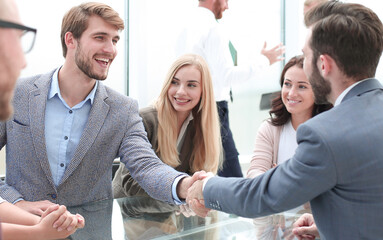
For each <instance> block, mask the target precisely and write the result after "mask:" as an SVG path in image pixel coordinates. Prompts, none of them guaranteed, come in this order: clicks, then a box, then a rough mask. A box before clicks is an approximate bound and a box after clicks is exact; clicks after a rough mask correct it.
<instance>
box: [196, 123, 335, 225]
mask: <svg viewBox="0 0 383 240" xmlns="http://www.w3.org/2000/svg"><path fill="white" fill-rule="evenodd" d="M297 139H298V143H299V145H298V148H297V150H296V152H295V155H294V156H293V157H292V158H291V159H289V160H287V161H286V162H283V163H282V164H279V165H278V166H277V167H275V168H273V169H271V170H270V171H267V172H266V173H264V174H262V175H259V176H258V177H256V178H252V179H246V178H222V177H212V178H210V179H209V180H208V181H207V183H206V185H205V187H204V189H203V196H204V201H205V206H206V207H208V208H212V209H216V210H220V211H223V212H227V213H233V214H236V215H238V216H243V217H248V218H255V217H261V216H265V215H270V214H273V213H278V212H283V211H286V210H288V209H291V208H294V207H297V206H299V205H302V204H304V203H306V202H307V201H310V200H312V199H315V198H316V197H318V196H319V195H321V194H323V193H325V192H327V191H329V190H330V189H332V188H333V187H334V186H336V183H337V167H336V164H335V159H334V156H333V154H332V153H333V151H334V149H332V147H333V146H332V145H331V144H329V143H328V141H326V140H325V139H324V138H323V137H322V136H321V133H319V132H318V131H315V130H313V128H311V127H308V126H307V125H305V124H303V125H301V126H300V127H299V128H298V132H297ZM324 176H325V177H324ZM228 196H230V197H228Z"/></svg>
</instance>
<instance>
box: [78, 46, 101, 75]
mask: <svg viewBox="0 0 383 240" xmlns="http://www.w3.org/2000/svg"><path fill="white" fill-rule="evenodd" d="M75 62H76V65H77V67H78V68H79V69H80V70H81V71H82V72H83V73H84V74H85V75H87V76H88V77H89V78H92V79H96V80H105V79H106V77H107V76H108V73H106V74H103V75H98V74H97V73H94V72H92V66H91V64H90V61H87V59H86V57H85V55H84V53H83V52H82V49H81V45H80V44H79V45H78V48H77V50H76V54H75Z"/></svg>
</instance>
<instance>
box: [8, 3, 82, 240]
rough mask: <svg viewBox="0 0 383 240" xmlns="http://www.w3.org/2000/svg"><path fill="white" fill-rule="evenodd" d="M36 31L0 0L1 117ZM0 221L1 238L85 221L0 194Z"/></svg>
mask: <svg viewBox="0 0 383 240" xmlns="http://www.w3.org/2000/svg"><path fill="white" fill-rule="evenodd" d="M35 34H36V29H33V28H29V27H26V26H24V25H22V24H21V21H20V17H19V13H18V10H17V6H16V4H15V2H14V1H13V0H0V121H4V120H7V119H9V118H10V117H11V115H12V112H13V108H12V104H11V100H12V96H13V91H14V87H15V83H16V80H17V78H18V77H19V75H20V72H21V70H22V69H23V68H24V67H25V66H26V61H25V57H24V53H26V52H29V51H30V50H31V49H32V47H33V43H34V37H35ZM29 36H30V37H31V38H29V39H28V37H29ZM23 51H24V52H23ZM0 221H1V223H0V227H1V232H0V239H4V240H6V239H32V240H33V239H53V238H64V237H67V236H69V235H70V234H72V233H74V232H75V231H76V228H82V227H84V224H85V221H84V219H83V217H82V216H81V215H72V214H70V213H69V212H68V211H66V207H65V206H59V205H53V206H51V207H50V208H48V209H47V210H46V211H45V212H44V213H43V214H42V216H41V217H39V216H36V215H33V214H31V213H29V212H26V211H24V210H22V209H20V208H18V207H17V206H14V205H12V204H11V203H8V202H6V201H5V200H4V199H2V198H1V197H0Z"/></svg>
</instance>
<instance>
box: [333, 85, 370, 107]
mask: <svg viewBox="0 0 383 240" xmlns="http://www.w3.org/2000/svg"><path fill="white" fill-rule="evenodd" d="M366 80H367V79H364V80H362V81H357V82H356V83H354V84H352V85H351V86H349V87H348V88H346V89H345V90H344V91H343V92H342V93H341V94H340V95H339V96H338V98H337V99H336V101H335V104H334V107H335V106H337V105H339V104H340V103H341V102H342V100H343V98H344V97H345V96H346V95H347V93H348V92H349V91H350V90H351V89H353V88H354V87H355V86H356V85H358V84H359V83H361V82H364V81H366Z"/></svg>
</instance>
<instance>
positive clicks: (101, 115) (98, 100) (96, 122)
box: [60, 82, 109, 184]
mask: <svg viewBox="0 0 383 240" xmlns="http://www.w3.org/2000/svg"><path fill="white" fill-rule="evenodd" d="M107 98H108V94H107V93H106V89H105V86H104V85H102V84H101V83H100V82H99V84H98V87H97V90H96V94H95V97H94V102H93V105H92V108H91V109H90V113H89V117H88V122H87V124H86V126H85V129H84V132H83V133H82V135H81V138H80V142H79V143H78V146H77V148H76V151H75V153H74V155H73V159H71V162H70V164H69V166H68V168H67V169H66V170H65V173H64V176H63V178H62V179H61V182H60V184H62V183H63V182H64V181H66V180H67V179H68V177H69V176H70V175H71V174H72V173H73V171H74V170H76V168H77V167H78V165H79V164H80V163H81V161H82V159H83V158H84V156H85V154H86V153H87V152H88V151H89V149H90V147H91V146H92V145H93V143H94V141H95V140H96V137H97V135H98V133H99V132H100V130H101V127H102V125H103V124H104V122H105V119H106V117H107V115H108V112H109V105H108V104H107V103H106V102H105V100H106V99H107Z"/></svg>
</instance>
